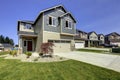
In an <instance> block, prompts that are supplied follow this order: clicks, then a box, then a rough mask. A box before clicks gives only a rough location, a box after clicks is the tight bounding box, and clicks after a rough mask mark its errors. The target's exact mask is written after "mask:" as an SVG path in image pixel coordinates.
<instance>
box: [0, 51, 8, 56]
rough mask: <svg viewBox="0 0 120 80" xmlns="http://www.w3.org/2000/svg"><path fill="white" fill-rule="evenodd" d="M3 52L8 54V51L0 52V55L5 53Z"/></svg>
mask: <svg viewBox="0 0 120 80" xmlns="http://www.w3.org/2000/svg"><path fill="white" fill-rule="evenodd" d="M5 54H9V52H8V51H4V52H0V55H5Z"/></svg>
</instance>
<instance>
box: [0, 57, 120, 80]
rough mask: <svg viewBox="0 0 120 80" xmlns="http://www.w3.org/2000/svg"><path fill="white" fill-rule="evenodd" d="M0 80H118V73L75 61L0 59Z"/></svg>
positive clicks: (119, 78)
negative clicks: (31, 61)
mask: <svg viewBox="0 0 120 80" xmlns="http://www.w3.org/2000/svg"><path fill="white" fill-rule="evenodd" d="M0 80H120V73H118V72H114V71H112V70H108V69H104V68H100V67H96V66H93V65H90V64H86V63H82V62H79V61H75V60H68V61H63V62H51V63H28V62H21V61H19V60H5V59H3V58H0Z"/></svg>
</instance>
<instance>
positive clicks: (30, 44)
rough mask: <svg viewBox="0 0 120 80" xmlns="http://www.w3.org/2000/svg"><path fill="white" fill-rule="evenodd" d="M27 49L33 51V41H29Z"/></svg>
mask: <svg viewBox="0 0 120 80" xmlns="http://www.w3.org/2000/svg"><path fill="white" fill-rule="evenodd" d="M27 51H32V41H28V42H27Z"/></svg>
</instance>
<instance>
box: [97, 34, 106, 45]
mask: <svg viewBox="0 0 120 80" xmlns="http://www.w3.org/2000/svg"><path fill="white" fill-rule="evenodd" d="M98 40H100V43H99V44H104V43H105V36H104V35H103V34H98Z"/></svg>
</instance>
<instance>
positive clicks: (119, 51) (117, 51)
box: [112, 48, 120, 53]
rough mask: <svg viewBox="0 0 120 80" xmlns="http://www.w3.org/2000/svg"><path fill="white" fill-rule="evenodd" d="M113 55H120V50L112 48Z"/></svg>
mask: <svg viewBox="0 0 120 80" xmlns="http://www.w3.org/2000/svg"><path fill="white" fill-rule="evenodd" d="M112 52H113V53H120V48H112Z"/></svg>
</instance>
